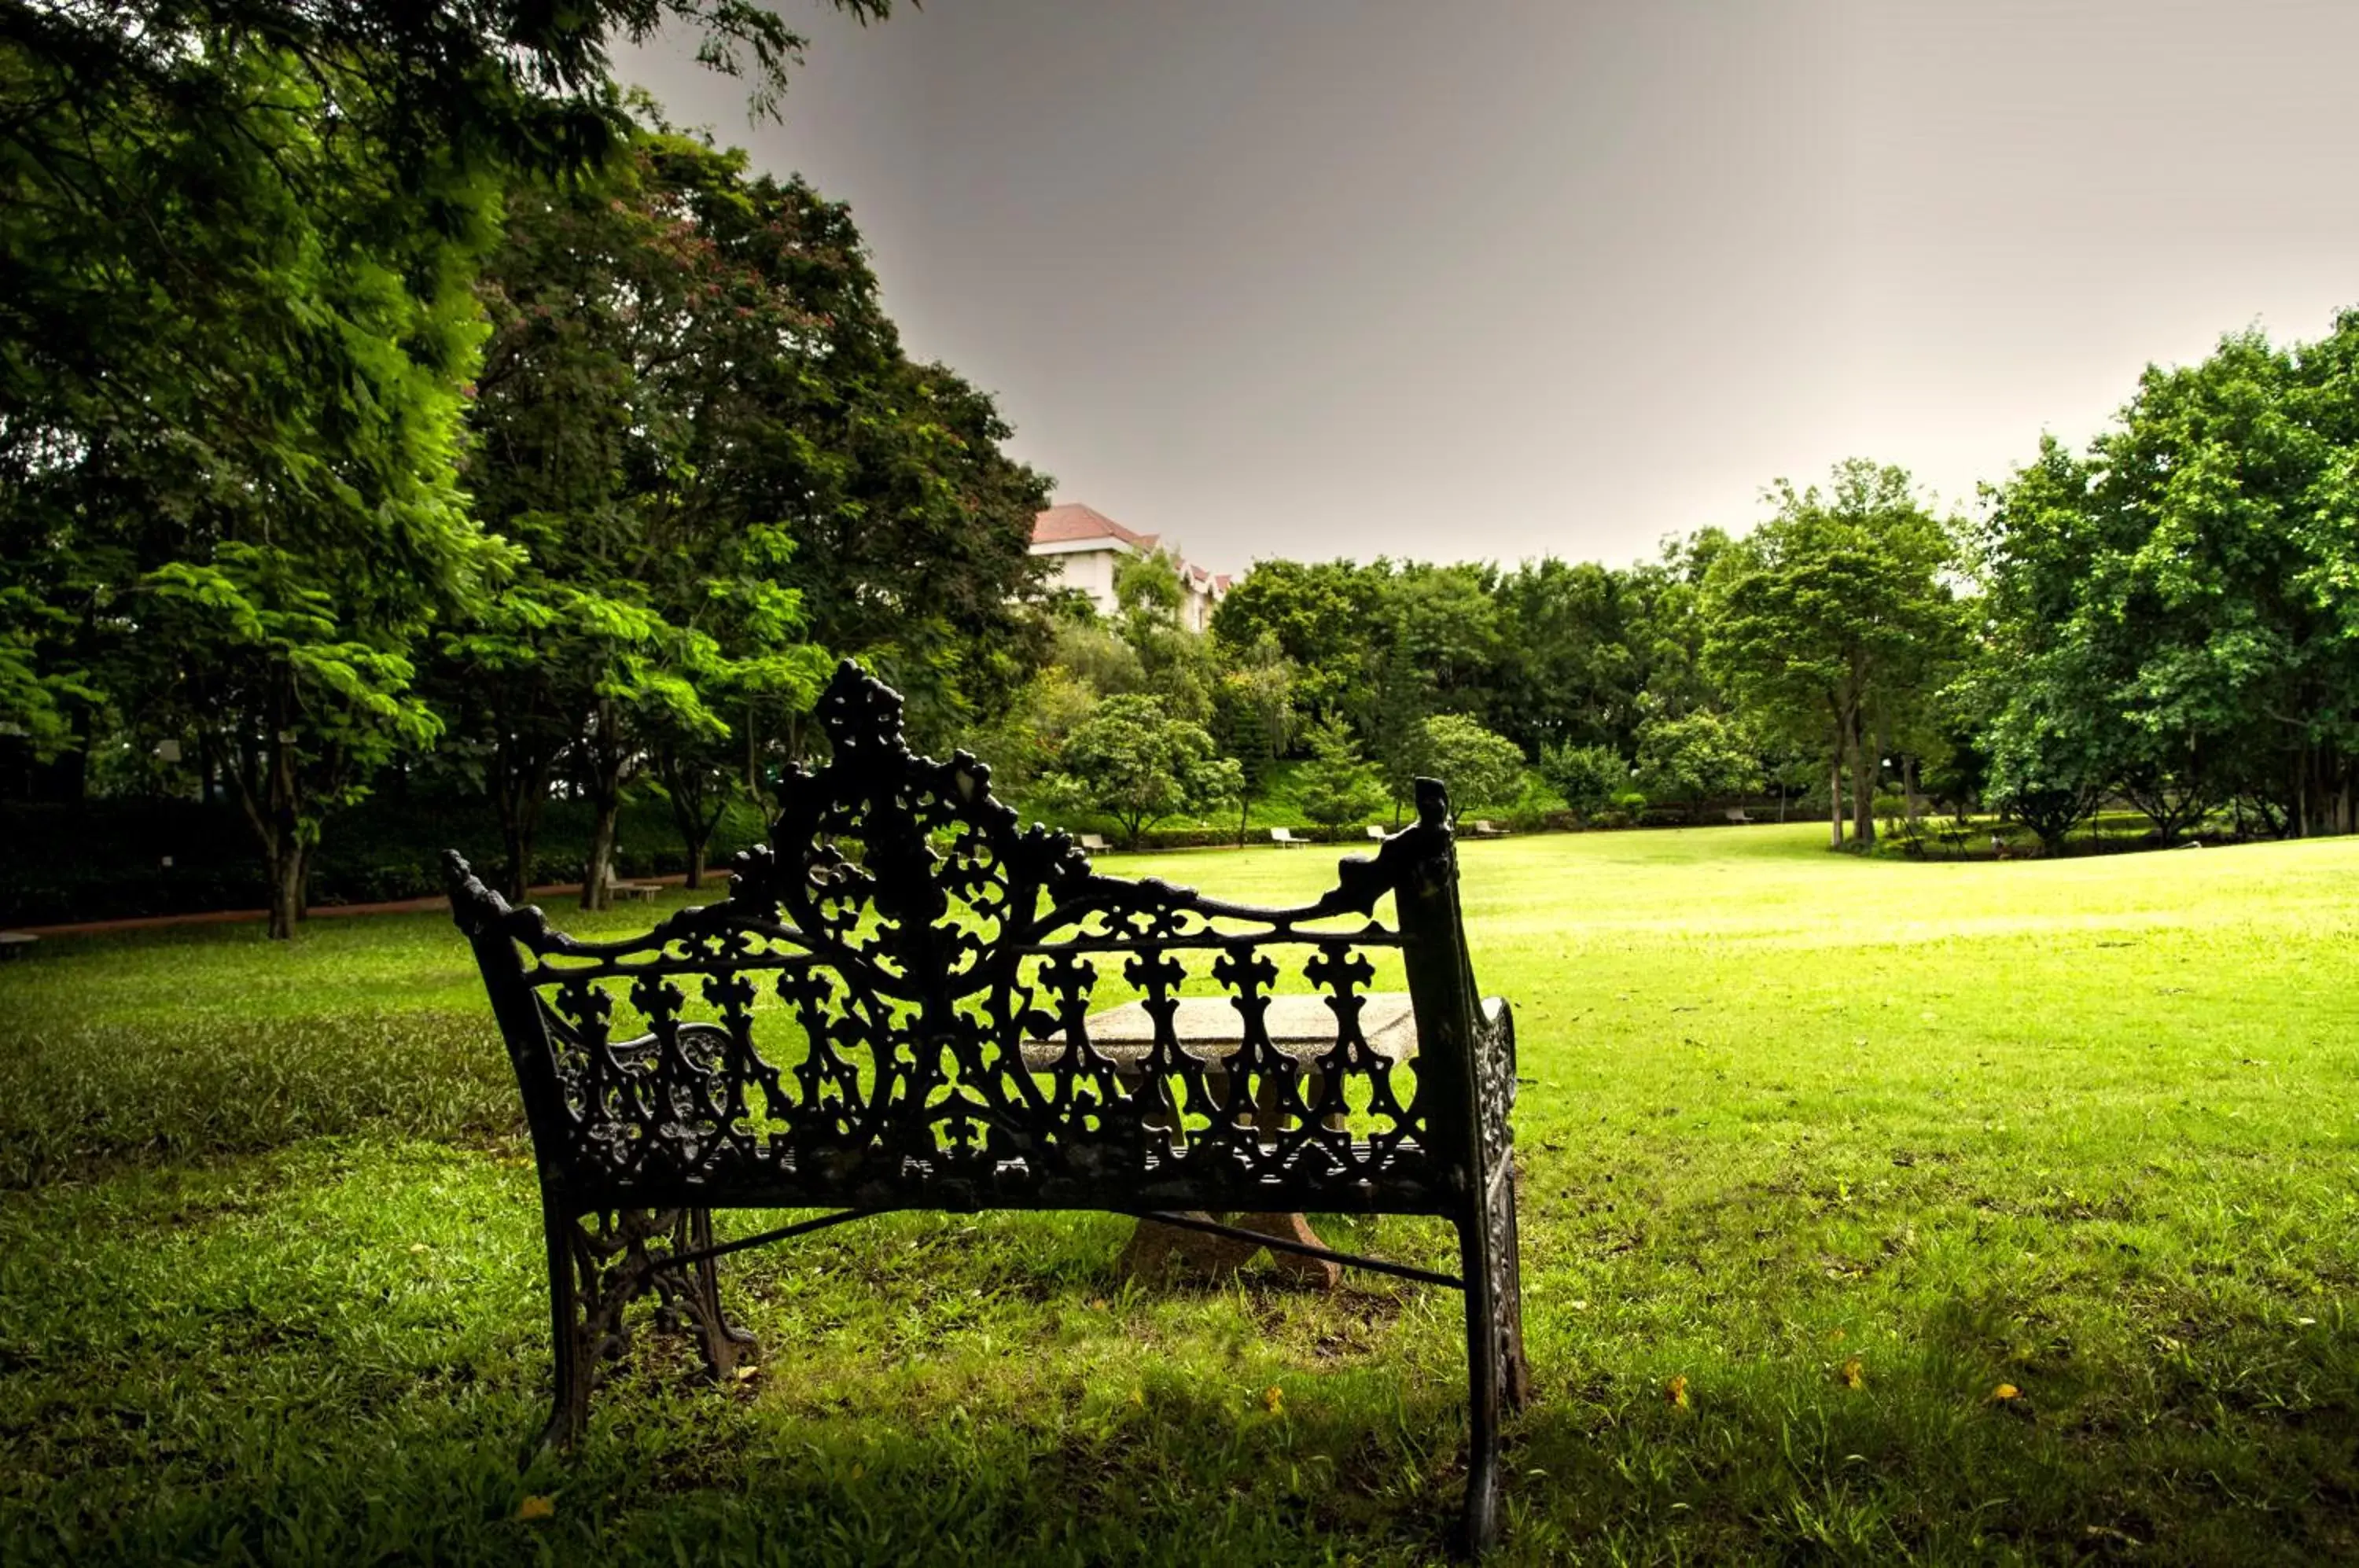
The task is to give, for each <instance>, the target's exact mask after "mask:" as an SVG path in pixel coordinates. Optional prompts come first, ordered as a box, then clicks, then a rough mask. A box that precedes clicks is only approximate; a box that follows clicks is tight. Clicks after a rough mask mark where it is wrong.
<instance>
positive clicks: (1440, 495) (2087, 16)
mask: <svg viewBox="0 0 2359 1568" xmlns="http://www.w3.org/2000/svg"><path fill="white" fill-rule="evenodd" d="M781 3H782V5H783V7H784V9H785V10H786V12H787V14H788V16H789V17H790V18H791V19H792V20H793V21H794V22H795V23H796V25H797V26H798V27H801V29H802V30H804V31H806V32H809V33H810V35H811V36H812V38H813V47H812V49H811V51H810V60H809V64H808V65H807V67H806V69H805V70H804V71H803V72H802V73H801V74H800V75H799V77H798V78H797V79H796V81H795V83H794V85H793V86H792V88H791V89H790V90H789V92H788V98H787V104H786V108H785V118H784V123H783V124H766V125H761V126H749V125H748V124H747V121H746V117H745V108H744V102H743V94H742V92H740V91H739V89H738V88H737V86H736V85H735V84H733V83H731V82H726V81H725V80H723V79H719V78H714V77H712V76H710V75H708V74H706V73H704V72H702V71H699V70H698V69H697V68H696V67H694V66H693V65H692V64H690V63H689V61H688V60H687V56H686V50H685V49H684V48H682V49H664V48H658V49H651V50H648V51H646V52H642V53H639V54H636V55H633V56H630V57H628V58H626V59H625V60H623V61H621V62H620V63H621V66H622V69H623V70H624V72H625V74H626V75H628V76H631V77H633V78H635V79H636V80H637V81H639V82H643V83H644V84H645V85H647V86H648V87H650V88H652V89H653V90H655V92H656V93H658V96H659V97H661V98H662V99H663V100H664V101H665V102H666V103H667V104H668V106H669V110H670V112H671V114H672V115H673V117H674V118H675V119H676V120H679V121H680V122H682V123H686V124H690V125H710V126H711V127H712V129H713V130H714V131H715V132H716V134H718V135H719V136H721V138H722V139H723V140H724V141H728V142H733V143H737V144H741V145H744V146H746V147H750V148H751V149H752V150H753V152H754V154H755V157H756V161H757V162H759V163H760V164H761V165H763V166H764V167H766V168H770V169H777V170H779V171H782V172H783V171H786V170H788V169H799V170H801V171H802V172H803V173H804V174H806V175H807V176H808V177H809V178H810V180H812V182H813V183H814V184H816V185H817V186H818V187H819V188H820V189H821V191H825V192H827V193H828V194H830V195H832V196H834V197H836V198H839V199H842V200H845V201H850V202H851V203H852V206H853V216H854V218H855V219H856V220H857V221H858V223H860V225H861V229H862V231H863V233H864V234H866V236H867V238H868V240H869V243H870V245H871V246H872V248H873V250H874V252H875V266H876V270H877V273H878V275H879V277H880V278H882V280H883V283H884V288H885V302H886V309H887V310H890V311H891V312H892V314H893V316H894V317H895V319H896V320H897V321H898V322H899V323H900V325H901V328H902V331H903V334H904V337H905V339H906V341H907V343H908V345H909V347H910V349H911V351H912V352H913V353H916V354H922V355H926V356H929V357H934V358H939V359H941V360H944V361H946V362H948V363H949V364H951V365H953V366H955V367H956V368H957V369H958V370H960V371H961V372H962V374H964V375H965V376H968V377H969V378H970V379H972V380H973V381H975V382H976V383H978V384H979V385H981V386H983V387H988V388H990V389H991V390H992V391H993V392H995V394H996V395H997V396H998V398H999V402H1000V406H1001V408H1002V409H1003V411H1004V412H1005V413H1006V416H1007V417H1008V419H1009V420H1010V422H1011V423H1013V424H1014V425H1015V426H1016V440H1015V442H1014V450H1015V451H1016V453H1017V454H1018V455H1019V456H1021V457H1023V458H1024V459H1025V460H1027V462H1030V463H1035V464H1037V465H1038V466H1039V467H1041V468H1042V469H1044V470H1046V471H1047V472H1049V473H1050V474H1054V475H1055V476H1056V477H1057V480H1058V485H1057V498H1058V499H1059V500H1062V501H1083V502H1087V503H1088V504H1090V505H1091V506H1095V507H1097V508H1098V509H1099V510H1100V511H1102V512H1104V513H1106V514H1107V515H1108V516H1110V517H1114V518H1115V519H1116V520H1118V521H1120V522H1123V523H1125V524H1127V525H1129V526H1130V527H1132V528H1138V529H1141V530H1145V531H1149V532H1159V533H1162V534H1164V535H1166V536H1168V537H1172V538H1176V539H1180V540H1181V541H1183V542H1184V543H1185V545H1186V547H1187V550H1188V554H1189V556H1190V559H1192V560H1194V561H1198V562H1200V563H1201V564H1203V565H1206V566H1208V567H1211V568H1212V569H1213V570H1215V571H1230V570H1236V569H1240V568H1242V567H1244V566H1245V565H1246V564H1247V563H1248V562H1249V561H1252V560H1254V559H1256V558H1258V557H1264V556H1270V555H1288V556H1295V557H1299V558H1305V559H1321V558H1325V557H1329V556H1333V555H1339V554H1341V555H1352V556H1357V557H1362V558H1365V557H1369V556H1374V555H1376V554H1379V553H1390V554H1393V555H1396V556H1398V555H1410V556H1417V557H1421V558H1426V559H1436V560H1460V559H1492V560H1498V561H1510V562H1511V561H1516V560H1518V559H1521V558H1523V557H1527V556H1534V555H1539V554H1543V553H1550V552H1553V553H1555V554H1559V555H1563V556H1567V557H1571V558H1575V559H1582V558H1589V559H1602V560H1605V561H1616V562H1619V561H1629V560H1632V559H1634V558H1636V557H1639V556H1644V555H1650V554H1652V553H1653V551H1654V549H1655V544H1656V541H1657V540H1658V539H1659V538H1660V537H1661V536H1663V535H1664V534H1667V533H1671V532H1684V531H1686V530H1689V529H1691V528H1699V527H1702V526H1704V525H1707V524H1720V525H1722V526H1725V527H1733V528H1742V527H1744V526H1745V525H1747V524H1749V523H1750V522H1752V521H1754V520H1756V518H1757V517H1759V516H1760V515H1761V509H1760V506H1759V503H1758V496H1759V493H1760V491H1761V488H1762V486H1763V485H1766V484H1767V482H1768V481H1769V480H1771V479H1772V478H1774V477H1777V476H1778V475H1781V474H1784V475H1789V476H1791V477H1793V478H1794V479H1796V480H1797V481H1807V480H1809V479H1812V478H1816V477H1819V476H1821V475H1822V474H1824V473H1825V472H1826V470H1827V468H1828V466H1829V465H1830V464H1831V463H1833V462H1834V461H1836V460H1837V459H1839V458H1842V457H1844V456H1847V455H1853V454H1857V455H1862V456H1867V457H1873V458H1875V459H1876V460H1878V461H1880V462H1886V463H1900V464H1902V465H1903V466H1905V467H1908V469H1910V470H1911V471H1912V472H1913V473H1915V474H1917V476H1918V478H1919V481H1920V482H1921V483H1922V484H1924V485H1926V486H1927V487H1928V488H1930V489H1932V490H1934V491H1937V492H1938V493H1939V494H1940V495H1941V496H1942V497H1943V498H1944V499H1945V500H1953V501H1959V502H1966V501H1971V499H1972V496H1973V486H1974V483H1975V481H1977V480H1979V479H1997V478H2000V477H2003V476H2004V475H2005V474H2006V471H2007V468H2008V467H2009V465H2010V464H2012V463H2017V462H2020V461H2023V460H2025V459H2027V458H2028V457H2029V455H2030V454H2031V452H2032V451H2033V450H2034V447H2035V444H2036V442H2037V441H2038V435H2039V431H2040V430H2041V429H2042V428H2047V429H2049V430H2054V431H2055V432H2056V433H2057V434H2058V435H2059V436H2060V437H2063V438H2064V439H2066V440H2067V441H2071V442H2072V443H2074V444H2076V445H2077V444H2079V443H2081V442H2082V441H2085V440H2086V439H2087V438H2088V437H2089V436H2090V435H2092V434H2093V433H2094V432H2095V431H2096V430H2098V428H2099V427H2100V426H2101V425H2102V424H2103V423H2104V420H2105V419H2106V418H2107V417H2108V415H2110V414H2111V412H2112V411H2113V410H2114V408H2117V407H2119V406H2120V404H2121V403H2122V402H2123V401H2124V400H2125V398H2126V397H2128V396H2129V394H2130V392H2131V390H2132V387H2133V384H2134V381H2135V378H2136V375H2137V372H2138V370H2139V368H2140V367H2141V366H2142V365H2145V364H2147V362H2148V361H2160V362H2165V363H2170V362H2180V361H2186V360H2190V359H2195V358H2200V357H2201V356H2202V355H2203V354H2205V353H2206V352H2207V350H2208V349H2209V348H2210V346H2211V345H2212V343H2214V342H2215V341H2216V340H2217V338H2218V337H2219V334H2220V333H2221V332H2223V331H2226V330H2230V329H2234V328H2238V327H2242V326H2245V325H2248V324H2252V323H2255V322H2257V323H2259V324H2260V325H2261V326H2263V327H2264V328H2266V329H2267V331H2269V332H2271V334H2272V335H2276V336H2294V337H2315V336H2318V335H2320V334H2322V333H2323V332H2325V331H2326V330H2327V328H2328V326H2329V324H2330V322H2331V320H2332V314H2333V312H2334V310H2336V309H2337V308H2338V307H2340V306H2343V305H2359V197H2354V190H2359V91H2354V87H2353V85H2352V79H2351V74H2350V73H2351V71H2352V66H2353V62H2354V60H2359V5H2354V4H2351V3H2350V0H2315V3H2308V4H2297V3H2290V0H2226V3H2221V4H2192V3H2181V0H2111V3H2098V0H2077V3H2076V0H1955V3H1953V4H1945V5H1935V4H1918V3H1913V0H1757V3H1755V0H1711V3H1702V0H1698V3H1683V0H1622V3H1620V4H1613V5H1603V4H1586V3H1578V0H1553V3H1549V0H1531V3H1511V0H1421V3H1419V4H1413V5H1412V4H1395V3H1392V0H1260V3H1258V4H1255V3H1247V0H1186V3H1184V4H1182V3H1179V0H932V4H931V5H929V6H928V7H927V9H925V10H923V11H914V10H906V9H897V14H896V15H895V16H894V17H893V18H892V20H890V21H889V22H886V23H885V24H883V25H882V26H879V27H870V28H867V29H862V28H860V27H857V26H856V25H853V24H852V23H849V22H846V21H844V20H843V19H841V18H839V17H837V16H833V15H832V13H828V12H823V11H821V10H820V9H819V8H818V7H817V6H816V5H812V4H809V3H806V0H781Z"/></svg>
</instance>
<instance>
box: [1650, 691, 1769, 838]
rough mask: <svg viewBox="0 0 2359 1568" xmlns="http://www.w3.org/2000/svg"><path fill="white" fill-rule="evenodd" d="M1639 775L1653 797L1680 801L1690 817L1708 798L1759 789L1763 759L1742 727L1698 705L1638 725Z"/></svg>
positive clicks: (1692, 816)
mask: <svg viewBox="0 0 2359 1568" xmlns="http://www.w3.org/2000/svg"><path fill="white" fill-rule="evenodd" d="M1637 779H1638V787H1639V788H1640V789H1643V790H1644V791H1645V792H1646V793H1647V797H1648V798H1649V799H1650V800H1677V801H1680V802H1681V803H1682V804H1684V805H1685V806H1686V807H1687V808H1688V815H1689V818H1690V821H1692V820H1694V818H1695V816H1696V814H1697V813H1698V812H1699V811H1701V809H1702V807H1703V806H1704V804H1705V803H1706V802H1707V801H1709V800H1714V799H1723V798H1725V797H1727V796H1730V795H1741V794H1745V793H1747V792H1749V791H1751V790H1754V789H1759V788H1760V787H1761V760H1760V758H1759V757H1758V756H1757V755H1756V753H1755V751H1754V748H1753V744H1752V740H1751V737H1750V736H1748V735H1745V732H1744V731H1743V730H1742V729H1740V728H1739V727H1738V726H1737V725H1735V724H1732V723H1730V722H1729V720H1728V719H1726V718H1725V717H1723V715H1721V714H1719V713H1713V712H1712V711H1711V710H1710V709H1706V708H1699V709H1697V710H1696V711H1695V712H1693V713H1687V714H1684V715H1682V716H1680V717H1679V718H1668V717H1664V718H1652V719H1648V720H1647V722H1646V723H1645V724H1642V725H1640V726H1639V729H1638V773H1637Z"/></svg>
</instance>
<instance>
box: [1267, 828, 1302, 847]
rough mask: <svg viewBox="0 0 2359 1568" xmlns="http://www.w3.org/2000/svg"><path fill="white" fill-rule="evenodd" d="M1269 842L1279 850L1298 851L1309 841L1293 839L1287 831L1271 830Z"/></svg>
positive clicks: (1282, 829)
mask: <svg viewBox="0 0 2359 1568" xmlns="http://www.w3.org/2000/svg"><path fill="white" fill-rule="evenodd" d="M1269 842H1270V843H1272V844H1276V845H1277V847H1278V848H1280V849H1300V848H1301V847H1302V846H1303V845H1304V844H1309V843H1310V840H1309V839H1307V838H1297V837H1295V836H1294V834H1293V833H1292V832H1291V831H1290V830H1289V829H1287V828H1272V829H1270V830H1269Z"/></svg>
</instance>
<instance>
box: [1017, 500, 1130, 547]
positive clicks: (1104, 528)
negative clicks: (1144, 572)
mask: <svg viewBox="0 0 2359 1568" xmlns="http://www.w3.org/2000/svg"><path fill="white" fill-rule="evenodd" d="M1159 537H1160V536H1159V535H1156V534H1135V533H1133V532H1131V531H1130V530H1129V529H1128V528H1124V527H1123V526H1122V525H1121V524H1120V523H1117V522H1115V521H1114V519H1113V518H1112V517H1107V516H1106V515H1105V514H1104V513H1103V512H1101V511H1098V510H1097V509H1096V508H1094V507H1091V506H1082V505H1081V504H1080V503H1078V502H1070V501H1069V502H1067V503H1066V504H1065V505H1064V506H1051V507H1049V509H1048V510H1047V511H1045V512H1042V513H1041V514H1040V515H1039V516H1038V517H1034V518H1033V519H1032V542H1033V543H1034V544H1071V542H1072V541H1074V540H1075V539H1120V540H1121V541H1122V542H1123V543H1125V544H1126V545H1130V546H1132V547H1133V548H1135V549H1137V550H1153V549H1154V548H1155V541H1156V539H1158V538H1159Z"/></svg>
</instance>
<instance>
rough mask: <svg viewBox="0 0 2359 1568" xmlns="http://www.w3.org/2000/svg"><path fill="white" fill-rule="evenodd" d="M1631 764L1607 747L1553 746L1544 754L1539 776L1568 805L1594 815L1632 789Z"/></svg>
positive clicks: (1540, 763) (1541, 756) (1586, 814)
mask: <svg viewBox="0 0 2359 1568" xmlns="http://www.w3.org/2000/svg"><path fill="white" fill-rule="evenodd" d="M1630 766H1631V765H1630V764H1629V763H1627V762H1625V761H1624V760H1623V757H1622V754H1621V753H1620V752H1618V751H1615V750H1614V749H1613V748H1612V747H1611V746H1549V748H1547V749H1546V750H1544V751H1542V752H1541V753H1540V761H1539V775H1540V777H1541V778H1543V779H1547V780H1548V782H1549V788H1551V789H1554V790H1555V791H1556V792H1557V793H1558V794H1560V795H1561V796H1563V797H1564V803H1565V804H1566V805H1568V806H1570V807H1571V808H1572V809H1573V810H1574V811H1578V812H1580V813H1581V814H1582V816H1584V817H1585V816H1590V815H1592V814H1593V813H1595V812H1597V811H1603V810H1604V809H1605V808H1606V807H1607V806H1610V805H1611V804H1613V802H1614V797H1615V796H1617V795H1619V794H1621V793H1622V792H1623V791H1624V790H1626V789H1629V787H1630Z"/></svg>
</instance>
